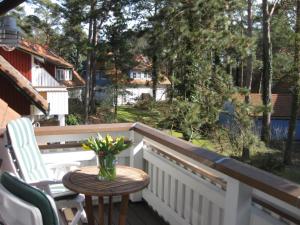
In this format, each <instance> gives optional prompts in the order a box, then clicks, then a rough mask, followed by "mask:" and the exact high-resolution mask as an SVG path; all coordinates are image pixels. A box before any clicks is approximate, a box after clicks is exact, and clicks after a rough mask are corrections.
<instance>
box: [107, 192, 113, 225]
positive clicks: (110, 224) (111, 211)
mask: <svg viewBox="0 0 300 225" xmlns="http://www.w3.org/2000/svg"><path fill="white" fill-rule="evenodd" d="M112 217H113V203H112V196H109V205H108V225H112Z"/></svg>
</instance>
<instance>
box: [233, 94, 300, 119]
mask: <svg viewBox="0 0 300 225" xmlns="http://www.w3.org/2000/svg"><path fill="white" fill-rule="evenodd" d="M237 99H238V100H241V101H243V100H244V96H241V95H239V96H238V97H237ZM251 104H252V105H254V106H260V105H262V99H261V94H258V93H251ZM272 106H273V112H272V116H273V117H284V118H288V117H290V116H291V107H292V95H290V94H272ZM298 116H300V114H299V112H298Z"/></svg>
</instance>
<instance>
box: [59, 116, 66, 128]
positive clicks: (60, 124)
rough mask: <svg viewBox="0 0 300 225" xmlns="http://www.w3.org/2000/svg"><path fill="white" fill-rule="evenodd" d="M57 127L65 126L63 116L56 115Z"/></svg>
mask: <svg viewBox="0 0 300 225" xmlns="http://www.w3.org/2000/svg"><path fill="white" fill-rule="evenodd" d="M58 121H59V126H61V127H64V126H65V125H66V117H65V115H58Z"/></svg>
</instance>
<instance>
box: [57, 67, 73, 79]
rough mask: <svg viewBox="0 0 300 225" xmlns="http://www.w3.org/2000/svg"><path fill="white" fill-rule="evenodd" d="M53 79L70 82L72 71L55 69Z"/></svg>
mask: <svg viewBox="0 0 300 225" xmlns="http://www.w3.org/2000/svg"><path fill="white" fill-rule="evenodd" d="M55 78H56V79H57V80H72V70H70V69H61V68H57V69H56V73H55Z"/></svg>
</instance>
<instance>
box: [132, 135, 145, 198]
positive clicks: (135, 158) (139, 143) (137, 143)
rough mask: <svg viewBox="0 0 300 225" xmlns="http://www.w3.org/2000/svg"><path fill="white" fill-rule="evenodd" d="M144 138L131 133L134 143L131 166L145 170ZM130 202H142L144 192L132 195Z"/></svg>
mask: <svg viewBox="0 0 300 225" xmlns="http://www.w3.org/2000/svg"><path fill="white" fill-rule="evenodd" d="M143 138H144V137H143V136H142V135H140V134H138V133H136V132H134V131H130V139H131V141H132V146H131V148H130V166H131V167H135V168H138V169H141V170H143V147H144V142H143ZM130 200H131V201H133V202H138V201H141V200H142V192H138V193H135V194H131V195H130Z"/></svg>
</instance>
